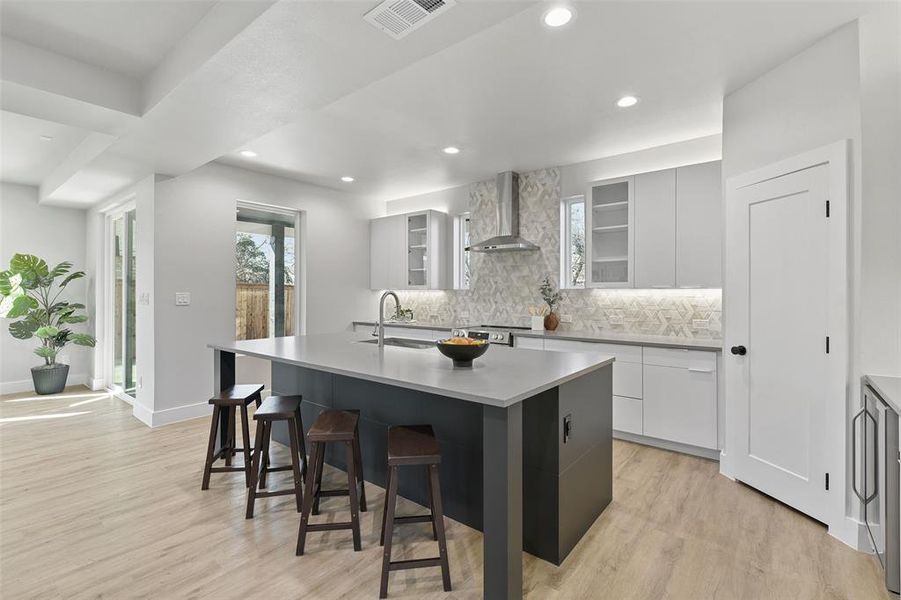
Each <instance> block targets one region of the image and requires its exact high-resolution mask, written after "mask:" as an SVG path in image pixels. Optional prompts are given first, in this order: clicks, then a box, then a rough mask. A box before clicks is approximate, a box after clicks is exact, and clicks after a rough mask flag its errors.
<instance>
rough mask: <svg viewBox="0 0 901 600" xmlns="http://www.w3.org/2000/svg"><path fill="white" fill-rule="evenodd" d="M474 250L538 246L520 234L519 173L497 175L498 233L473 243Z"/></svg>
mask: <svg viewBox="0 0 901 600" xmlns="http://www.w3.org/2000/svg"><path fill="white" fill-rule="evenodd" d="M467 250H471V251H473V252H523V251H534V250H538V246H536V245H535V244H533V243H532V242H530V241H529V240H527V239H525V238H523V237H522V236H520V235H519V174H518V173H514V172H513V171H505V172H503V173H498V175H497V235H496V236H494V237H492V238H488V239H487V240H484V241H481V242H479V243H477V244H472V245H471V246H470V247H469V248H467Z"/></svg>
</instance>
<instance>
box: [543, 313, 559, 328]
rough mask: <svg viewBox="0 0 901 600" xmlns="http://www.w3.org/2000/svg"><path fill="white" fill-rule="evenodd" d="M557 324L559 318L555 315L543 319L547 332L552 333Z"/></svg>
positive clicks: (551, 314)
mask: <svg viewBox="0 0 901 600" xmlns="http://www.w3.org/2000/svg"><path fill="white" fill-rule="evenodd" d="M559 324H560V318H559V317H558V316H557V313H550V314H548V315H547V316H545V317H544V328H545V329H547V330H548V331H554V330H555V329H557V325H559Z"/></svg>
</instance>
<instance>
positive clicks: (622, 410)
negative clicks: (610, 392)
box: [613, 396, 642, 435]
mask: <svg viewBox="0 0 901 600" xmlns="http://www.w3.org/2000/svg"><path fill="white" fill-rule="evenodd" d="M613 428H614V429H615V430H617V431H625V432H628V433H635V434H638V435H641V434H642V417H641V400H636V399H635V398H623V397H622V396H614V397H613Z"/></svg>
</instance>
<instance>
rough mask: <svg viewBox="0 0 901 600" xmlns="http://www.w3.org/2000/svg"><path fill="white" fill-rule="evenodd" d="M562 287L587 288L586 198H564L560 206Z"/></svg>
mask: <svg viewBox="0 0 901 600" xmlns="http://www.w3.org/2000/svg"><path fill="white" fill-rule="evenodd" d="M560 217H561V218H560V222H561V235H560V239H561V242H562V248H561V250H560V257H561V260H560V272H561V277H560V279H561V282H560V285H561V287H565V288H580V287H585V198H584V197H582V196H572V197H570V198H564V199H563V200H562V201H561V205H560Z"/></svg>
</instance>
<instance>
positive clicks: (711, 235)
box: [676, 161, 723, 288]
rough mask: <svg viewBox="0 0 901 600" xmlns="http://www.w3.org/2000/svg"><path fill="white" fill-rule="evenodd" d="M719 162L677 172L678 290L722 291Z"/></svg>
mask: <svg viewBox="0 0 901 600" xmlns="http://www.w3.org/2000/svg"><path fill="white" fill-rule="evenodd" d="M721 182H722V174H721V163H720V161H715V162H709V163H702V164H699V165H691V166H688V167H679V168H678V169H676V286H677V287H682V288H695V287H697V288H719V287H722V286H723V279H722V239H723V237H722V236H723V207H722V183H721Z"/></svg>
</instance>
